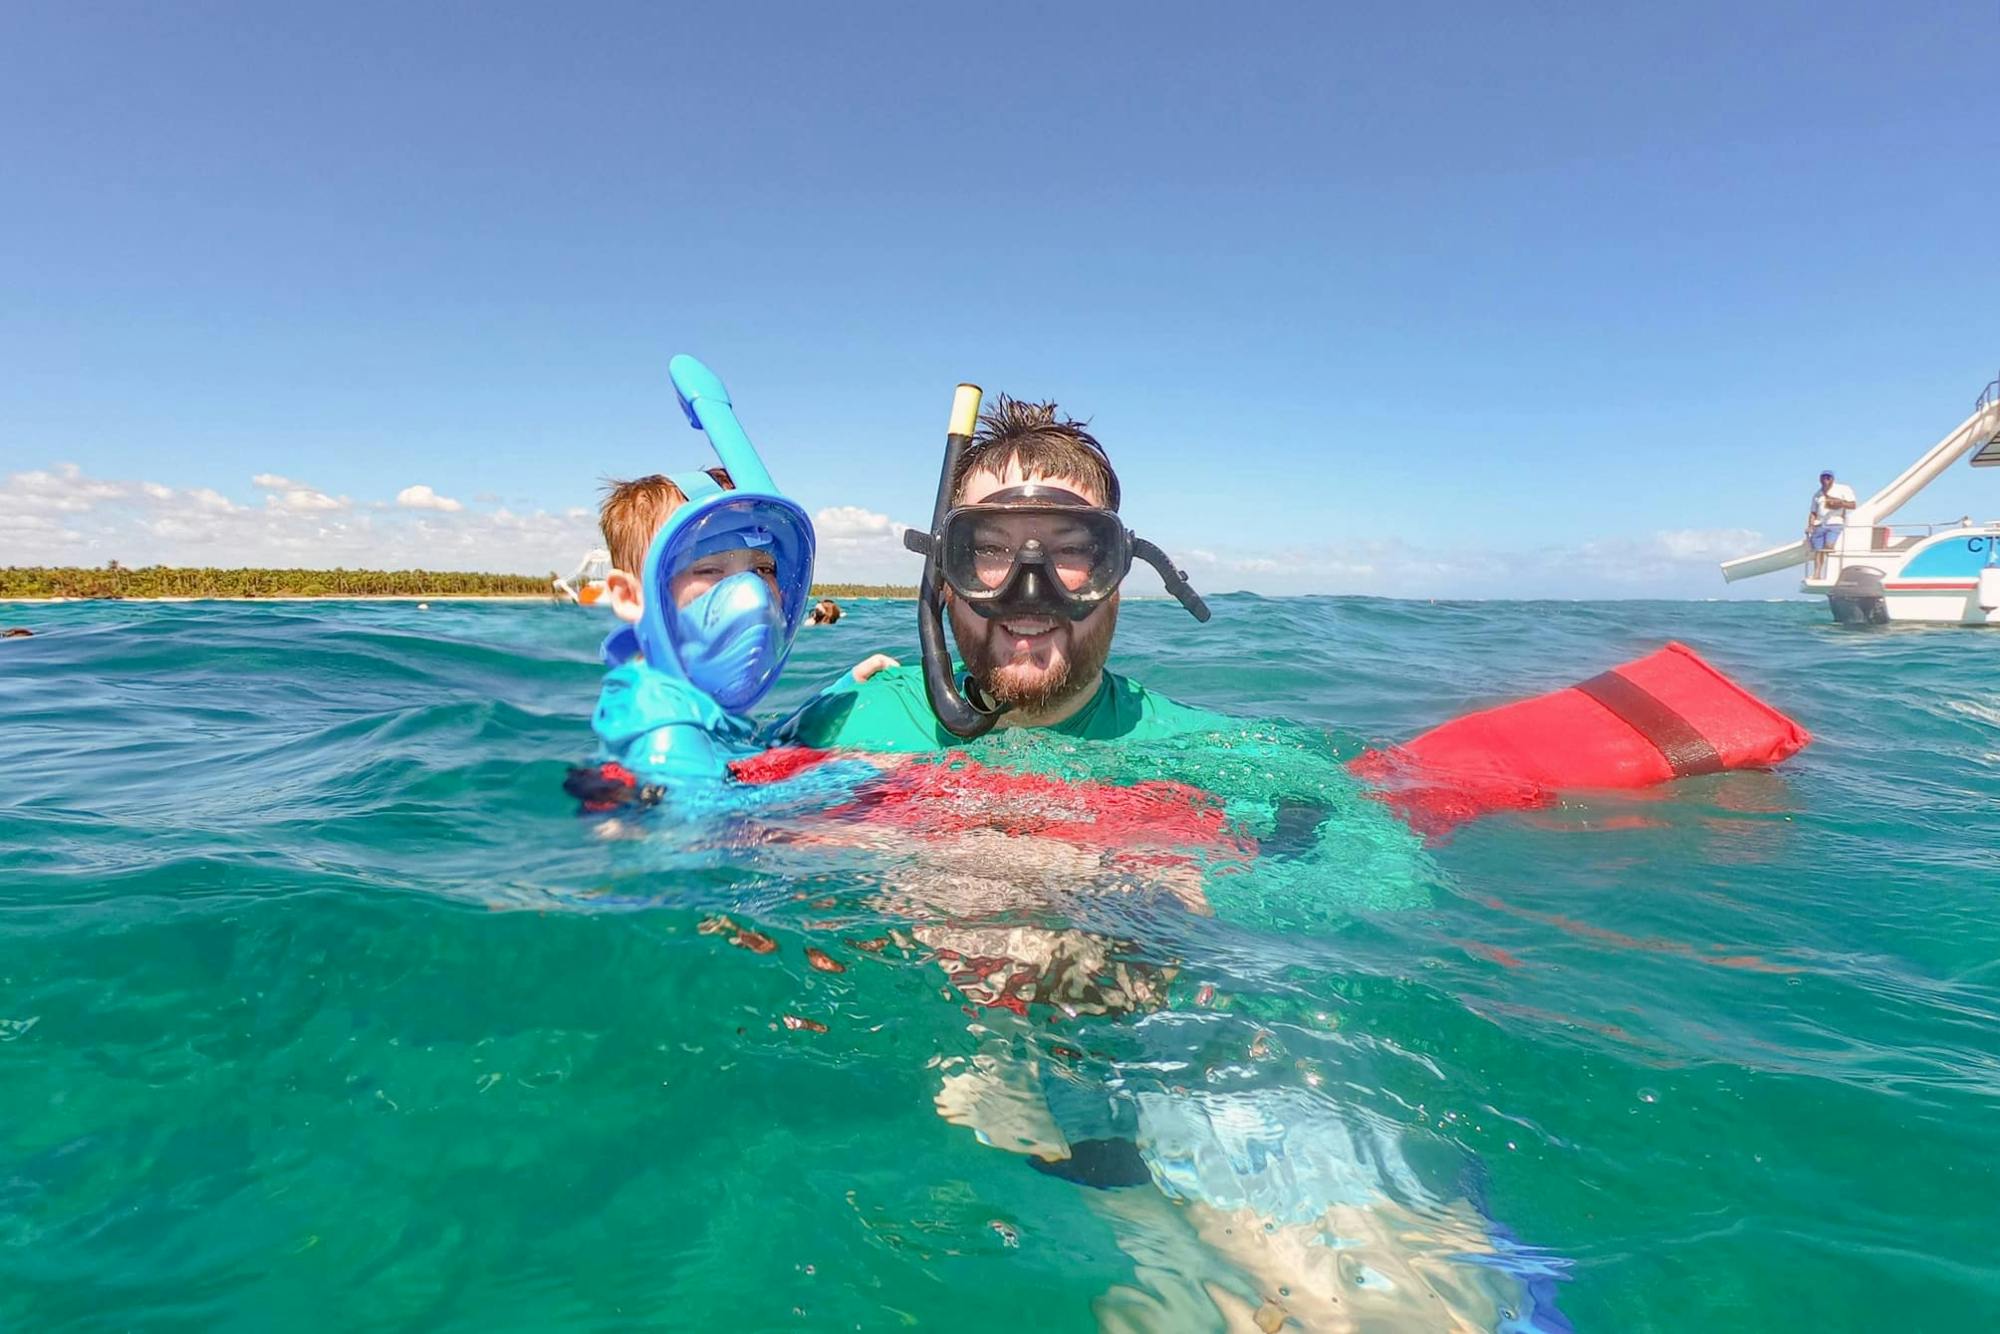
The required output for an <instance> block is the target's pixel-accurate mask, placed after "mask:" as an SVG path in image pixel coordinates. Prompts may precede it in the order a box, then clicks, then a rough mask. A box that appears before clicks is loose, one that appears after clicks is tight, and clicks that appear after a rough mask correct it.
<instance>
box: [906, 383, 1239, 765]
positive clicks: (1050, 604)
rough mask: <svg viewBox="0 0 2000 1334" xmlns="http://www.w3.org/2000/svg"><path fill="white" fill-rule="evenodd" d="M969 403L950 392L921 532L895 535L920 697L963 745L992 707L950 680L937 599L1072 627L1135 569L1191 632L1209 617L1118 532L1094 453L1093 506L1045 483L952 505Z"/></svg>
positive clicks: (971, 420)
mask: <svg viewBox="0 0 2000 1334" xmlns="http://www.w3.org/2000/svg"><path fill="white" fill-rule="evenodd" d="M980 396H981V395H980V389H979V386H977V385H970V384H962V385H960V386H959V387H958V392H957V395H956V396H955V397H954V398H953V400H952V411H951V425H950V429H949V431H948V432H947V434H946V436H945V451H944V470H943V472H942V474H941V475H940V476H939V478H938V490H937V503H936V506H935V508H934V509H933V511H932V517H931V530H930V531H929V532H928V533H920V532H918V531H917V530H916V529H914V528H912V529H907V530H905V532H904V533H903V545H904V546H905V547H907V548H909V549H910V550H911V551H914V552H916V553H918V554H919V555H921V556H923V557H924V573H923V581H922V584H921V585H920V587H919V588H918V590H917V595H918V605H917V618H918V619H917V629H918V634H919V637H920V639H921V640H922V643H923V651H924V689H925V693H926V694H928V695H929V696H930V702H931V711H932V712H933V713H935V714H936V715H937V719H938V721H939V722H940V723H942V724H943V725H944V727H945V730H947V731H949V732H951V733H953V734H954V735H956V736H961V737H967V738H970V737H976V736H979V735H981V734H982V733H984V732H985V731H986V730H987V729H988V728H990V727H992V726H993V724H994V722H995V721H996V720H997V719H998V717H999V715H1000V707H1001V706H999V705H997V704H996V703H995V702H994V701H993V699H992V697H991V696H990V695H988V694H987V693H986V691H985V690H984V688H982V687H981V686H980V684H979V683H978V682H977V681H973V680H971V679H970V678H969V677H968V678H967V679H966V680H965V681H963V682H959V681H955V680H954V679H953V669H952V663H951V656H950V653H949V651H948V650H947V649H946V647H945V642H944V603H945V598H946V596H947V594H948V595H949V596H951V597H955V598H957V599H959V600H960V601H962V602H964V603H965V604H966V606H967V607H969V608H970V609H971V610H972V611H974V612H975V613H977V614H978V615H980V616H982V617H985V618H986V619H988V620H992V619H995V618H1001V619H1006V618H1011V617H1026V616H1046V617H1050V618H1052V619H1054V618H1060V619H1066V620H1070V621H1080V620H1082V619H1084V618H1085V617H1086V616H1088V615H1090V613H1091V612H1093V611H1095V610H1096V609H1097V608H1098V607H1100V606H1102V605H1103V604H1104V603H1105V602H1106V601H1107V600H1109V598H1110V597H1111V595H1112V594H1113V593H1115V592H1117V591H1118V586H1119V585H1120V584H1121V583H1123V582H1124V580H1125V576H1126V575H1127V574H1129V573H1131V570H1132V562H1133V560H1134V559H1138V560H1142V561H1144V562H1146V563H1147V564H1148V565H1150V566H1152V567H1153V568H1154V569H1155V570H1157V571H1159V574H1160V578H1161V580H1162V582H1164V583H1165V584H1166V588H1167V591H1168V592H1169V593H1171V594H1173V595H1174V598H1175V599H1176V600H1177V601H1178V602H1179V603H1180V604H1181V606H1183V607H1185V608H1187V611H1188V614H1189V615H1191V616H1193V617H1194V618H1195V619H1196V620H1197V621H1206V620H1207V619H1208V615H1209V613H1208V605H1207V604H1206V603H1204V602H1203V601H1202V600H1201V595H1200V594H1199V593H1196V592H1195V591H1194V587H1193V586H1192V585H1191V584H1189V583H1188V578H1187V572H1186V571H1185V570H1182V569H1180V568H1178V567H1176V566H1175V565H1174V563H1173V562H1172V561H1171V560H1169V559H1168V558H1167V554H1166V553H1165V552H1164V551H1162V550H1160V548H1159V547H1157V546H1155V545H1153V544H1152V543H1151V542H1148V541H1147V540H1146V539H1145V538H1143V537H1140V536H1138V535H1137V534H1136V533H1134V532H1133V531H1132V530H1131V529H1129V528H1127V527H1126V526H1125V521H1124V520H1123V519H1122V518H1121V517H1120V516H1119V514H1118V502H1119V490H1118V474H1117V473H1116V471H1115V470H1113V468H1112V467H1111V460H1110V458H1109V457H1108V456H1106V455H1105V454H1104V452H1103V451H1102V449H1099V450H1098V451H1097V452H1098V456H1099V458H1101V459H1102V460H1103V463H1104V471H1105V473H1106V475H1107V476H1108V477H1109V478H1110V480H1111V487H1110V494H1109V495H1108V496H1106V497H1105V500H1106V501H1107V503H1106V504H1104V505H1093V504H1091V503H1090V502H1089V501H1088V500H1086V499H1084V497H1082V496H1080V495H1078V494H1077V493H1076V492H1074V491H1072V490H1070V489H1068V488H1067V487H1065V486H1063V485H1061V484H1059V483H1050V482H1036V483H1031V484H1028V485H1023V486H1011V487H1007V488H1005V489H1003V490H1000V491H996V492H994V493H993V494H992V495H990V496H988V497H986V498H985V499H984V500H982V501H980V502H979V503H978V504H976V505H954V504H953V503H952V502H953V499H954V493H955V491H956V489H957V482H958V472H959V461H960V459H961V458H962V457H963V456H964V453H965V451H966V449H967V448H968V447H969V446H970V445H971V442H972V434H973V431H974V429H975V427H976V426H977V424H978V420H979V400H980Z"/></svg>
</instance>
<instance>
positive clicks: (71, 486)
mask: <svg viewBox="0 0 2000 1334" xmlns="http://www.w3.org/2000/svg"><path fill="white" fill-rule="evenodd" d="M254 480H255V483H256V485H257V487H258V489H259V490H261V491H263V492H264V493H265V503H264V504H262V505H239V504H237V503H235V502H233V501H231V500H230V499H229V498H228V497H227V496H225V495H223V494H221V493H220V492H218V491H215V490H212V489H210V488H207V487H196V488H190V489H186V490H175V489H173V488H171V487H167V486H164V485H161V484H158V483H154V484H150V485H149V484H145V483H139V482H123V481H110V480H105V479H100V478H93V477H88V476H85V475H84V474H83V473H82V471H81V470H80V469H77V468H74V467H69V468H56V469H49V470H36V471H32V472H26V473H16V474H14V475H13V476H12V477H8V478H6V479H5V480H4V482H0V564H16V565H51V564H58V565H59V564H82V565H101V564H102V563H103V562H104V561H106V560H112V559H115V560H118V561H121V562H123V563H124V564H127V565H150V564H156V563H157V564H163V565H175V564H192V565H252V566H255V565H281V566H282V565H303V566H310V567H319V568H330V567H332V566H336V565H346V566H351V567H356V568H363V569H395V568H399V567H410V566H423V567H426V568H429V569H434V570H485V571H494V572H500V573H518V574H541V573H544V572H546V571H548V570H550V569H554V568H558V567H560V568H562V569H569V568H570V567H571V566H573V565H574V564H575V563H576V558H577V556H578V555H579V554H581V553H582V552H583V551H585V550H587V549H588V548H590V547H592V546H595V545H597V543H598V541H599V539H598V536H597V534H596V531H595V525H594V523H591V522H588V521H587V520H577V519H572V518H570V517H569V516H568V515H566V514H550V513H546V512H543V511H540V510H536V511H533V512H530V513H519V514H517V513H511V512H502V513H499V514H478V513H474V512H472V511H468V510H466V509H465V508H464V507H463V506H459V507H458V508H456V509H440V508H435V507H433V508H428V509H418V510H411V509H407V508H397V507H387V508H380V509H370V508H368V507H367V505H366V503H364V505H362V506H357V505H355V504H354V503H353V502H351V501H350V500H348V499H347V498H346V497H340V498H335V497H332V496H329V495H327V494H325V493H324V492H322V491H319V490H318V489H316V488H314V487H313V486H311V485H310V484H308V483H304V482H299V481H295V480H293V479H292V478H288V477H281V476H278V475H276V474H272V473H260V474H258V476H257V477H256V478H255V479H254ZM161 492H166V493H167V494H166V495H164V496H163V495H162V494H161ZM437 499H440V500H442V499H445V497H437Z"/></svg>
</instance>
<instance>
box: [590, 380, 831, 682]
mask: <svg viewBox="0 0 2000 1334" xmlns="http://www.w3.org/2000/svg"><path fill="white" fill-rule="evenodd" d="M668 371H669V374H671V375H672V377H673V381H674V390H675V392H676V393H677V394H678V395H679V396H680V402H681V408H682V410H683V411H685V412H686V413H687V417H688V424H689V425H691V426H693V427H694V428H695V429H697V430H699V431H703V432H705V433H706V434H707V436H708V440H709V444H710V446H712V447H713V448H714V450H715V454H716V457H717V458H718V459H720V460H721V462H722V466H723V467H724V468H726V469H727V470H728V473H729V476H730V479H731V480H732V481H734V482H735V483H736V489H735V490H733V491H727V490H724V489H723V488H722V486H721V484H720V483H718V482H717V481H716V480H715V479H714V478H713V477H710V476H709V475H708V474H707V473H706V472H703V471H701V470H699V469H696V470H693V471H690V472H685V473H671V474H669V475H668V480H670V481H671V482H673V484H674V485H675V486H678V487H679V488H680V489H681V492H682V494H684V495H685V496H686V497H687V503H686V504H684V505H682V506H681V507H680V508H679V509H677V510H675V511H674V512H673V513H672V514H671V515H669V516H668V517H667V521H666V523H665V524H664V525H663V526H662V527H661V529H660V531H659V532H658V533H657V534H656V535H655V536H654V538H653V542H652V545H651V546H650V547H648V548H647V549H646V562H645V566H644V568H643V569H642V570H641V572H640V587H641V588H642V589H644V596H645V609H644V611H643V612H642V613H641V615H640V617H639V623H638V625H637V626H635V627H633V628H632V630H631V632H630V634H629V637H628V636H626V635H624V634H614V635H613V636H612V637H611V639H609V640H607V641H606V643H605V658H606V660H607V661H619V660H622V659H623V658H625V657H629V656H631V654H632V653H633V652H637V653H638V654H640V655H642V656H643V657H644V658H645V660H646V665H647V666H648V667H651V668H653V669H654V670H656V671H663V672H667V673H670V674H678V675H680V676H681V677H683V678H684V679H686V680H687V682H688V683H689V684H690V685H692V686H693V687H694V688H695V689H697V690H699V691H701V692H702V693H703V694H705V695H707V696H709V697H710V698H711V699H713V700H715V702H716V703H717V704H720V705H721V706H722V707H723V708H725V709H727V710H729V711H730V712H732V713H741V712H744V711H746V710H748V709H750V708H752V707H754V706H755V705H756V703H757V701H759V700H761V699H762V698H764V696H765V695H766V694H768V693H769V692H770V690H771V687H772V686H773V685H775V684H777V680H778V674H779V672H781V671H783V670H784V666H785V659H786V658H787V657H789V656H790V655H791V651H792V641H793V640H794V639H795V638H796V637H797V635H798V632H799V626H800V625H801V624H802V623H803V622H804V620H805V615H806V599H807V597H808V595H809V592H810V590H811V588H812V572H813V550H814V541H813V527H812V521H811V520H810V519H809V518H807V517H806V512H805V510H804V509H803V508H801V507H800V506H799V504H798V502H797V501H794V500H792V499H791V498H790V497H788V496H786V495H784V494H783V493H782V492H780V491H779V490H778V488H777V484H776V483H775V482H773V481H772V480H771V474H770V473H769V472H768V471H767V470H766V469H765V467H764V462H763V460H762V459H761V458H759V457H758V455H757V450H756V448H755V447H754V446H752V445H751V443H750V438H749V436H747V435H745V434H744V432H743V427H742V426H741V425H740V424H738V422H737V420H736V411H735V408H734V406H733V405H732V404H731V403H730V400H729V391H728V390H727V389H725V388H723V385H722V381H721V379H719V378H718V377H717V376H716V374H715V372H713V371H711V370H710V369H709V368H708V367H706V366H704V365H702V364H701V363H700V362H699V361H696V360H695V359H694V358H693V357H689V356H678V357H675V358H674V359H673V361H672V363H671V364H670V365H669V367H668ZM739 550H749V551H752V552H757V553H768V554H769V555H770V557H771V560H772V563H773V565H774V566H775V568H776V572H777V574H776V580H775V583H776V589H775V591H774V590H773V588H772V582H771V581H767V580H766V579H765V577H764V576H763V575H761V574H759V573H758V572H757V571H755V570H745V571H741V572H739V573H736V574H732V575H728V576H727V577H725V578H723V579H720V580H718V581H717V582H716V584H715V585H714V586H713V587H712V588H709V589H708V590H707V591H705V592H703V593H702V594H701V595H700V596H699V597H697V598H695V599H694V600H693V601H691V602H689V603H688V605H687V606H685V607H680V606H676V605H675V603H674V596H673V582H674V579H675V577H676V576H677V575H680V574H682V573H684V572H685V571H687V570H689V569H691V568H693V567H694V566H695V565H697V564H699V563H700V562H701V561H703V560H705V559H708V558H711V557H714V556H718V555H720V554H721V553H723V552H727V551H739Z"/></svg>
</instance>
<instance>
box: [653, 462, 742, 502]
mask: <svg viewBox="0 0 2000 1334" xmlns="http://www.w3.org/2000/svg"><path fill="white" fill-rule="evenodd" d="M731 475H732V476H733V475H734V474H731ZM667 480H668V481H670V482H672V483H673V484H674V485H675V486H677V487H679V488H680V489H681V494H682V495H684V496H686V497H687V498H688V504H690V505H692V504H694V502H695V501H697V500H707V499H708V498H709V497H710V496H719V495H721V494H722V484H721V483H720V482H718V481H716V480H715V479H714V478H713V477H710V476H709V475H708V474H707V473H705V472H703V471H701V470H700V469H699V468H697V469H695V470H694V471H693V472H670V473H668V474H667Z"/></svg>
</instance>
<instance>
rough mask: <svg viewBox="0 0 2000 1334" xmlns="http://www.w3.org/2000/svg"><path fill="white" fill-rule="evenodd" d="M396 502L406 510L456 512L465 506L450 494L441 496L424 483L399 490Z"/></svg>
mask: <svg viewBox="0 0 2000 1334" xmlns="http://www.w3.org/2000/svg"><path fill="white" fill-rule="evenodd" d="M396 503H397V504H398V505H401V506H402V507H403V508H404V509H406V510H442V511H443V512H445V513H446V514H456V513H458V512H459V511H460V510H462V509H464V508H465V506H463V505H461V504H459V503H458V502H457V501H456V500H453V499H452V498H451V497H450V496H441V495H439V494H438V493H437V492H435V491H433V490H431V489H430V488H429V487H428V486H424V485H422V484H418V485H416V486H406V487H404V488H403V489H402V490H401V491H398V492H397V493H396Z"/></svg>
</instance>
